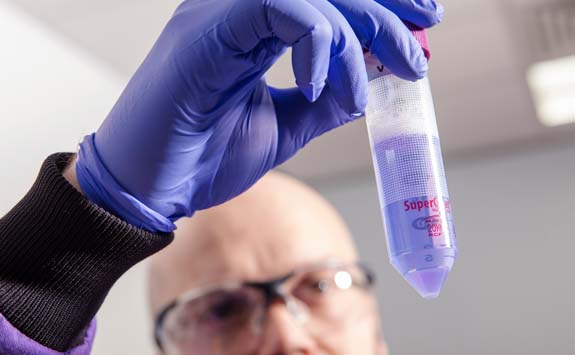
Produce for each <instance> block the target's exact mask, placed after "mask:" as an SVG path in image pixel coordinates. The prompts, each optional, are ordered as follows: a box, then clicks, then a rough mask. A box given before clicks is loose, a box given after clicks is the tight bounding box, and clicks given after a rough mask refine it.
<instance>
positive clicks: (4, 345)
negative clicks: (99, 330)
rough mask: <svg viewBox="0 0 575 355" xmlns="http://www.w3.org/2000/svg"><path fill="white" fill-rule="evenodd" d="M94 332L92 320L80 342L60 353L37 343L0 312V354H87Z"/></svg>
mask: <svg viewBox="0 0 575 355" xmlns="http://www.w3.org/2000/svg"><path fill="white" fill-rule="evenodd" d="M95 334H96V320H95V319H94V320H92V322H91V323H90V326H89V327H88V329H87V330H86V334H85V335H84V341H83V342H82V344H80V345H78V346H76V347H74V348H72V349H70V350H68V351H66V352H64V353H62V352H58V351H55V350H52V349H50V348H47V347H45V346H44V345H41V344H38V343H37V342H35V341H34V340H32V339H30V338H28V337H27V336H25V335H24V334H22V333H21V332H20V331H19V330H18V329H16V328H14V327H13V326H12V324H10V323H9V322H8V321H7V320H6V318H4V317H3V316H2V315H1V314H0V354H18V355H88V354H90V352H91V351H92V344H93V342H94V336H95Z"/></svg>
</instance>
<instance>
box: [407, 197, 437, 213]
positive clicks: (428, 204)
mask: <svg viewBox="0 0 575 355" xmlns="http://www.w3.org/2000/svg"><path fill="white" fill-rule="evenodd" d="M438 207H439V205H438V203H437V197H435V198H432V199H429V200H423V201H408V200H405V201H403V210H404V211H405V212H408V211H417V212H421V210H422V209H424V208H432V209H437V208H438Z"/></svg>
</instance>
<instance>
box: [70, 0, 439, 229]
mask: <svg viewBox="0 0 575 355" xmlns="http://www.w3.org/2000/svg"><path fill="white" fill-rule="evenodd" d="M392 11H393V12H392ZM442 13H443V11H442V8H441V6H439V5H437V4H436V3H435V1H433V0H377V2H376V1H373V0H329V1H328V0H193V1H192V0H189V1H185V2H184V3H183V4H182V5H180V7H179V8H178V9H177V10H176V12H175V14H174V16H173V17H172V19H171V20H170V21H169V23H168V24H167V26H166V28H165V29H164V31H163V32H162V34H161V35H160V38H159V39H158V41H157V42H156V44H155V45H154V47H153V49H152V50H151V52H150V53H149V55H148V56H147V58H146V59H145V61H144V62H143V64H142V65H141V67H140V68H139V69H138V71H137V72H136V73H135V74H134V76H133V78H132V79H131V81H130V82H129V84H128V86H127V88H126V89H125V91H124V92H123V94H122V96H121V97H120V99H119V100H118V102H117V103H116V105H115V106H114V108H113V109H112V111H111V113H110V114H109V116H108V117H107V119H106V120H105V122H104V123H103V124H102V126H101V127H100V128H99V129H98V131H97V132H96V133H95V134H92V135H90V136H87V137H86V138H85V139H84V141H83V142H82V144H81V146H80V151H79V155H78V161H77V163H76V172H77V175H78V180H79V182H80V186H81V187H82V189H83V191H84V193H85V194H86V195H87V196H88V198H89V199H91V200H92V201H94V202H95V203H97V204H99V205H100V206H102V207H104V208H105V209H107V210H108V211H111V212H113V213H115V214H117V215H118V216H120V217H122V218H123V219H124V220H126V221H127V222H129V223H131V224H133V225H136V226H139V227H143V228H145V229H148V230H151V231H163V232H166V231H171V230H173V229H174V225H173V223H172V222H173V221H175V220H176V219H178V218H180V217H182V216H190V215H192V214H193V212H194V211H196V210H200V209H205V208H208V207H211V206H214V205H217V204H220V203H223V202H225V201H227V200H229V199H231V198H233V197H234V196H236V195H238V194H240V193H241V192H243V191H244V190H246V189H247V188H249V187H250V186H251V185H252V184H254V183H255V182H256V181H257V180H258V179H259V178H260V177H262V176H263V175H264V174H265V173H266V172H267V171H268V170H270V169H272V168H273V167H275V166H277V165H278V164H281V163H282V162H284V161H285V160H287V159H289V158H290V157H291V156H293V155H294V154H295V153H296V152H297V151H298V150H299V149H300V148H302V147H303V146H304V145H305V144H306V143H308V142H309V141H310V140H311V139H312V138H314V137H316V136H318V135H320V134H322V133H324V132H326V131H328V130H330V129H332V128H335V127H337V126H340V125H342V124H344V123H346V122H349V121H351V120H353V119H355V118H357V117H360V116H362V114H363V111H364V108H365V106H366V104H367V75H366V69H365V64H364V59H363V55H362V46H363V47H366V48H369V49H370V51H371V52H372V53H373V54H375V55H376V56H377V57H378V58H379V59H380V61H381V62H382V63H383V64H384V65H385V66H387V67H388V68H389V69H390V70H391V71H392V72H393V73H395V74H396V75H398V76H400V77H402V78H405V79H408V80H417V79H419V78H422V77H423V76H424V75H425V73H426V71H427V61H426V59H425V57H424V54H423V51H422V50H421V47H420V45H419V44H418V43H417V41H416V40H415V39H414V37H413V36H412V35H411V34H410V32H409V31H408V30H407V28H406V27H405V26H404V24H403V23H402V22H401V20H400V18H402V19H405V20H408V21H410V22H412V23H414V24H416V25H418V26H421V27H430V26H432V25H434V24H436V23H438V22H439V21H440V19H441V16H442ZM288 47H292V49H293V58H292V59H293V71H294V74H295V77H296V83H297V86H298V88H295V89H291V90H276V89H273V88H271V87H269V86H267V85H266V83H265V80H264V78H263V76H264V74H265V73H266V71H267V70H268V69H269V68H270V67H271V66H272V64H273V63H274V62H275V61H276V60H277V59H278V58H279V57H280V56H281V55H282V53H284V51H285V50H286V48H288Z"/></svg>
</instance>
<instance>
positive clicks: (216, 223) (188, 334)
mask: <svg viewBox="0 0 575 355" xmlns="http://www.w3.org/2000/svg"><path fill="white" fill-rule="evenodd" d="M356 261H357V256H356V253H355V250H354V247H353V244H352V242H351V239H350V237H349V235H348V232H347V230H346V228H345V226H344V225H343V223H342V222H341V220H340V218H339V216H338V215H337V214H336V213H335V212H334V211H333V210H332V209H331V207H330V206H329V205H327V204H326V203H325V202H324V201H323V200H322V199H321V198H319V197H318V196H317V195H316V194H315V193H313V192H312V191H310V190H309V189H307V188H305V187H304V186H302V185H300V184H299V183H296V182H294V181H292V180H291V179H289V178H286V177H284V176H281V175H277V174H272V175H268V176H267V177H266V178H264V179H263V180H262V181H260V182H259V183H258V184H257V185H256V186H255V187H254V188H252V189H251V190H250V191H248V192H247V193H245V194H244V195H242V196H240V197H238V198H236V199H234V200H233V201H230V202H228V203H227V204H225V205H222V206H219V207H216V208H213V209H211V210H208V211H203V212H200V213H198V214H196V215H195V216H194V217H193V218H192V219H190V220H185V221H183V223H181V224H180V225H179V230H178V233H177V236H176V242H175V243H174V245H172V246H170V247H169V248H168V249H167V250H166V251H165V252H162V253H161V254H159V255H158V256H157V257H156V258H155V259H154V260H153V267H152V272H151V279H150V288H151V298H152V308H153V309H154V312H155V313H156V314H157V313H159V312H160V311H161V310H162V309H163V308H164V307H165V306H166V305H169V304H172V307H171V308H170V309H169V310H168V311H167V312H164V318H163V327H162V332H161V333H162V337H163V340H167V341H166V342H163V345H164V351H165V352H167V353H169V354H171V353H174V354H178V353H179V354H205V355H219V354H226V355H229V354H239V355H243V354H246V355H247V354H254V355H256V354H258V355H259V354H261V355H279V354H286V355H287V354H310V355H311V354H326V355H327V354H329V355H340V354H341V355H349V354H354V355H376V354H377V355H384V354H386V353H387V352H386V348H385V344H384V343H383V340H382V339H381V337H380V334H379V322H378V317H377V307H376V304H375V301H374V298H373V297H372V295H371V294H370V292H369V290H368V289H367V287H368V280H367V279H366V274H365V272H364V271H363V269H361V268H360V267H358V266H357V264H356ZM174 300H178V301H177V302H176V303H175V304H174V303H173V302H174Z"/></svg>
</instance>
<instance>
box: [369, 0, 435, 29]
mask: <svg viewBox="0 0 575 355" xmlns="http://www.w3.org/2000/svg"><path fill="white" fill-rule="evenodd" d="M375 1H377V3H379V4H380V5H382V6H385V7H386V8H387V9H389V10H391V12H393V13H394V14H396V15H397V16H398V17H399V18H400V19H402V20H406V21H409V22H411V23H413V24H414V25H417V26H419V27H423V28H428V27H433V26H435V25H437V24H438V23H439V22H441V20H442V18H443V10H444V9H443V5H441V4H439V3H438V2H436V1H435V0H375Z"/></svg>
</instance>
